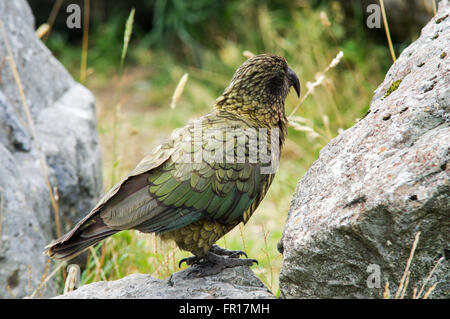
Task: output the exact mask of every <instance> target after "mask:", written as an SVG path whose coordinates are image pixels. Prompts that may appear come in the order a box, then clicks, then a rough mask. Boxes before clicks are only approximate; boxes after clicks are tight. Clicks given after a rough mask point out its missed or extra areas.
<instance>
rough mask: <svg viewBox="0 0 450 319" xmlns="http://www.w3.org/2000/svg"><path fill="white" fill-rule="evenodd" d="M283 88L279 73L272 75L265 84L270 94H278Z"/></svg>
mask: <svg viewBox="0 0 450 319" xmlns="http://www.w3.org/2000/svg"><path fill="white" fill-rule="evenodd" d="M282 88H283V78H282V77H281V76H279V75H276V76H274V77H272V78H271V79H270V80H269V82H268V85H267V91H268V92H269V93H270V94H272V95H278V94H279V93H280V91H281V89H282Z"/></svg>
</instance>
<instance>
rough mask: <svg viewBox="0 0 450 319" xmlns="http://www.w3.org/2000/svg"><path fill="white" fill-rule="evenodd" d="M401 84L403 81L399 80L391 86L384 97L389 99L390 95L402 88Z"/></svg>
mask: <svg viewBox="0 0 450 319" xmlns="http://www.w3.org/2000/svg"><path fill="white" fill-rule="evenodd" d="M400 83H402V80H397V81H394V82H392V84H391V86H389V88H388V89H387V91H386V94H385V95H384V97H388V96H389V95H391V93H392V92H394V91H395V90H397V89H398V87H399V86H400Z"/></svg>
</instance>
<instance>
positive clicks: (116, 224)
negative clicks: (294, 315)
mask: <svg viewBox="0 0 450 319" xmlns="http://www.w3.org/2000/svg"><path fill="white" fill-rule="evenodd" d="M291 86H292V87H293V88H294V89H295V91H296V93H297V95H298V97H300V82H299V79H298V77H297V75H296V74H295V72H294V71H293V70H292V69H291V68H290V67H289V66H288V64H287V62H286V60H285V59H284V58H282V57H280V56H278V55H273V54H260V55H256V56H253V57H251V58H249V59H248V60H247V61H245V62H244V63H243V64H242V65H241V66H240V67H239V68H238V69H237V70H236V72H235V74H234V75H233V77H232V79H231V82H230V84H229V85H228V86H227V87H226V88H225V90H224V92H223V93H222V95H221V96H220V97H219V98H217V100H216V102H215V104H214V106H213V108H212V110H211V112H210V113H208V114H206V115H204V116H203V117H200V118H199V119H198V120H195V121H193V122H192V123H190V124H188V125H186V126H185V127H183V128H181V129H178V130H175V131H174V132H173V133H172V135H171V137H170V138H169V139H168V140H167V141H166V142H165V143H163V144H162V145H160V146H158V147H157V148H156V149H155V150H154V152H153V153H152V154H150V155H148V156H146V157H145V158H144V159H143V160H142V161H141V162H140V163H139V164H138V165H137V166H136V168H135V169H134V170H133V171H132V172H131V173H130V174H129V175H128V176H127V177H126V178H124V179H123V180H122V181H120V182H119V183H117V184H116V185H115V186H114V187H113V188H112V189H111V190H110V191H109V192H107V193H106V194H105V195H104V196H103V198H101V200H100V201H99V202H98V203H97V205H96V206H95V207H94V208H93V209H92V211H91V212H90V213H89V214H88V215H87V216H85V217H84V218H83V219H82V220H81V221H80V222H78V224H76V225H75V227H74V228H73V229H72V230H70V231H69V232H68V233H66V234H65V235H63V236H61V237H60V238H58V239H57V240H55V241H54V242H52V243H51V244H49V245H48V246H46V247H45V249H46V250H45V252H44V253H45V254H47V255H48V256H50V257H52V258H55V259H61V260H67V259H70V258H72V257H74V256H76V255H78V254H79V253H81V252H82V251H84V250H85V249H87V248H88V247H89V246H91V245H94V244H95V243H97V242H99V241H101V240H103V239H105V238H106V237H108V236H111V235H113V234H115V233H117V232H119V231H121V230H125V229H133V230H138V231H141V232H143V233H156V234H157V235H159V236H160V237H161V238H162V239H163V240H166V239H170V240H174V241H175V243H176V245H177V246H178V247H179V248H180V249H182V250H185V251H189V252H191V253H192V254H193V256H191V257H188V258H184V259H182V260H181V261H180V263H179V265H181V264H182V263H183V262H186V264H187V265H190V266H192V267H191V268H192V269H194V268H195V272H196V273H197V275H198V276H204V275H209V274H214V273H218V272H220V271H221V270H222V269H224V268H227V267H237V266H243V265H245V266H251V265H253V263H255V262H256V263H257V261H256V260H255V259H249V258H247V255H246V253H245V252H243V251H232V250H227V249H224V248H221V247H219V246H218V245H216V244H215V242H216V241H217V240H219V239H220V238H221V237H223V236H224V235H225V234H226V233H228V232H229V231H230V230H231V229H233V228H234V227H235V226H237V225H238V224H239V223H241V222H243V223H244V224H245V223H246V222H247V221H248V220H249V218H250V217H251V216H252V214H253V212H254V211H255V210H256V208H257V207H258V205H259V204H260V203H261V201H262V199H263V198H264V196H265V195H266V193H267V191H268V189H269V186H270V184H271V183H272V180H273V178H274V176H275V170H276V167H275V169H273V166H274V165H273V162H276V163H278V160H279V157H280V152H281V148H282V146H283V143H284V140H285V137H286V133H287V122H288V121H287V118H286V114H285V109H284V102H285V99H286V96H287V94H288V93H289V90H290V87H291ZM274 145H275V147H274ZM262 155H264V156H262ZM241 256H245V257H246V258H239V257H241Z"/></svg>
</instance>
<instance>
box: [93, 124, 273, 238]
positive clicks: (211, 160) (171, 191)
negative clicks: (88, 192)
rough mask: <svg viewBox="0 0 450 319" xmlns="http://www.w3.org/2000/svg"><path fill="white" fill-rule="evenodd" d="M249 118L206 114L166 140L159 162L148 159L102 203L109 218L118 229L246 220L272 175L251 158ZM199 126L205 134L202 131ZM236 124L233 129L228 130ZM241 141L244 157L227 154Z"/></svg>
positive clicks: (170, 227)
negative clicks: (227, 158)
mask: <svg viewBox="0 0 450 319" xmlns="http://www.w3.org/2000/svg"><path fill="white" fill-rule="evenodd" d="M244 124H245V123H243V122H240V121H237V122H234V123H230V121H229V120H228V119H226V118H222V117H217V116H209V117H208V116H206V117H205V118H203V120H202V121H201V124H199V125H200V126H197V131H196V124H195V123H194V124H193V125H190V126H188V127H186V128H185V129H184V130H182V131H181V134H180V136H178V137H175V138H172V139H171V141H170V142H169V144H170V145H168V146H167V145H166V149H167V150H170V151H166V152H165V155H163V156H159V157H158V160H157V161H156V162H154V161H155V160H154V157H152V158H149V159H147V160H146V159H144V160H143V161H142V162H141V163H140V164H139V165H138V166H137V167H136V169H135V170H134V171H133V172H132V173H131V175H130V176H129V177H128V178H127V179H125V180H124V181H123V182H122V183H120V185H119V186H117V187H115V188H114V189H113V190H112V191H110V193H109V194H110V195H109V196H108V195H106V196H105V198H104V200H102V201H101V202H100V204H99V210H100V217H101V219H102V220H103V222H104V223H105V224H106V225H107V226H109V227H111V228H113V229H138V230H141V231H143V232H159V233H162V232H166V231H170V230H174V229H177V228H181V227H183V226H186V225H188V224H190V223H192V222H195V221H197V220H199V219H200V218H207V219H209V220H217V221H220V222H223V223H229V222H233V221H236V220H238V221H241V220H243V214H244V212H245V211H247V210H249V208H250V206H251V205H252V204H253V203H254V202H255V200H256V201H258V203H259V201H260V198H258V195H259V194H260V192H261V190H262V189H263V188H264V186H265V185H266V184H267V181H268V180H269V179H270V180H271V178H270V175H268V174H261V170H260V169H261V164H260V163H258V162H257V161H253V162H251V160H249V156H248V154H249V149H250V148H251V143H249V140H248V139H247V140H246V139H245V138H243V137H245V136H246V134H249V132H247V131H246V130H245V129H242V128H243V127H245V125H244ZM198 128H200V131H201V132H202V134H204V135H203V137H202V136H201V135H200V136H196V134H197V133H198ZM230 129H231V130H232V131H233V132H232V133H230V134H226V133H224V132H225V131H226V130H230ZM196 132H197V133H196ZM239 147H243V148H244V153H245V154H244V156H243V158H241V159H240V163H235V162H236V160H232V161H231V162H230V163H227V162H224V161H223V160H222V159H223V158H225V156H226V155H227V154H228V155H235V154H236V153H237V152H238V148H239ZM199 149H200V150H203V153H202V152H199ZM221 149H222V151H220V150H221ZM221 152H222V154H220V153H221ZM199 154H200V155H199ZM220 155H222V157H221V158H220ZM196 156H200V157H199V158H196ZM215 156H218V157H215ZM155 163H156V164H155ZM255 208H256V207H255Z"/></svg>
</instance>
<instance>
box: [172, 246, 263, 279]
mask: <svg viewBox="0 0 450 319" xmlns="http://www.w3.org/2000/svg"><path fill="white" fill-rule="evenodd" d="M217 247H219V246H217ZM219 248H220V247H219ZM214 249H216V248H214ZM214 249H212V250H214ZM220 249H221V250H220V251H219V252H224V251H226V252H227V255H225V256H220V255H218V254H216V253H214V252H212V251H211V250H210V251H209V252H208V253H207V254H206V255H204V256H201V257H198V256H192V257H188V258H183V259H182V260H180V263H179V266H181V264H182V263H183V262H186V264H187V265H190V266H191V267H189V269H188V273H187V276H188V277H205V276H212V275H216V274H218V273H220V272H221V271H222V270H224V269H225V268H233V267H239V266H248V267H250V266H252V265H253V264H254V263H256V264H258V261H257V260H256V259H249V258H246V259H239V258H238V257H239V256H241V255H245V253H244V252H239V251H238V252H236V251H229V250H226V249H224V250H222V249H223V248H220ZM230 252H231V253H230ZM245 256H246V255H245Z"/></svg>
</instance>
